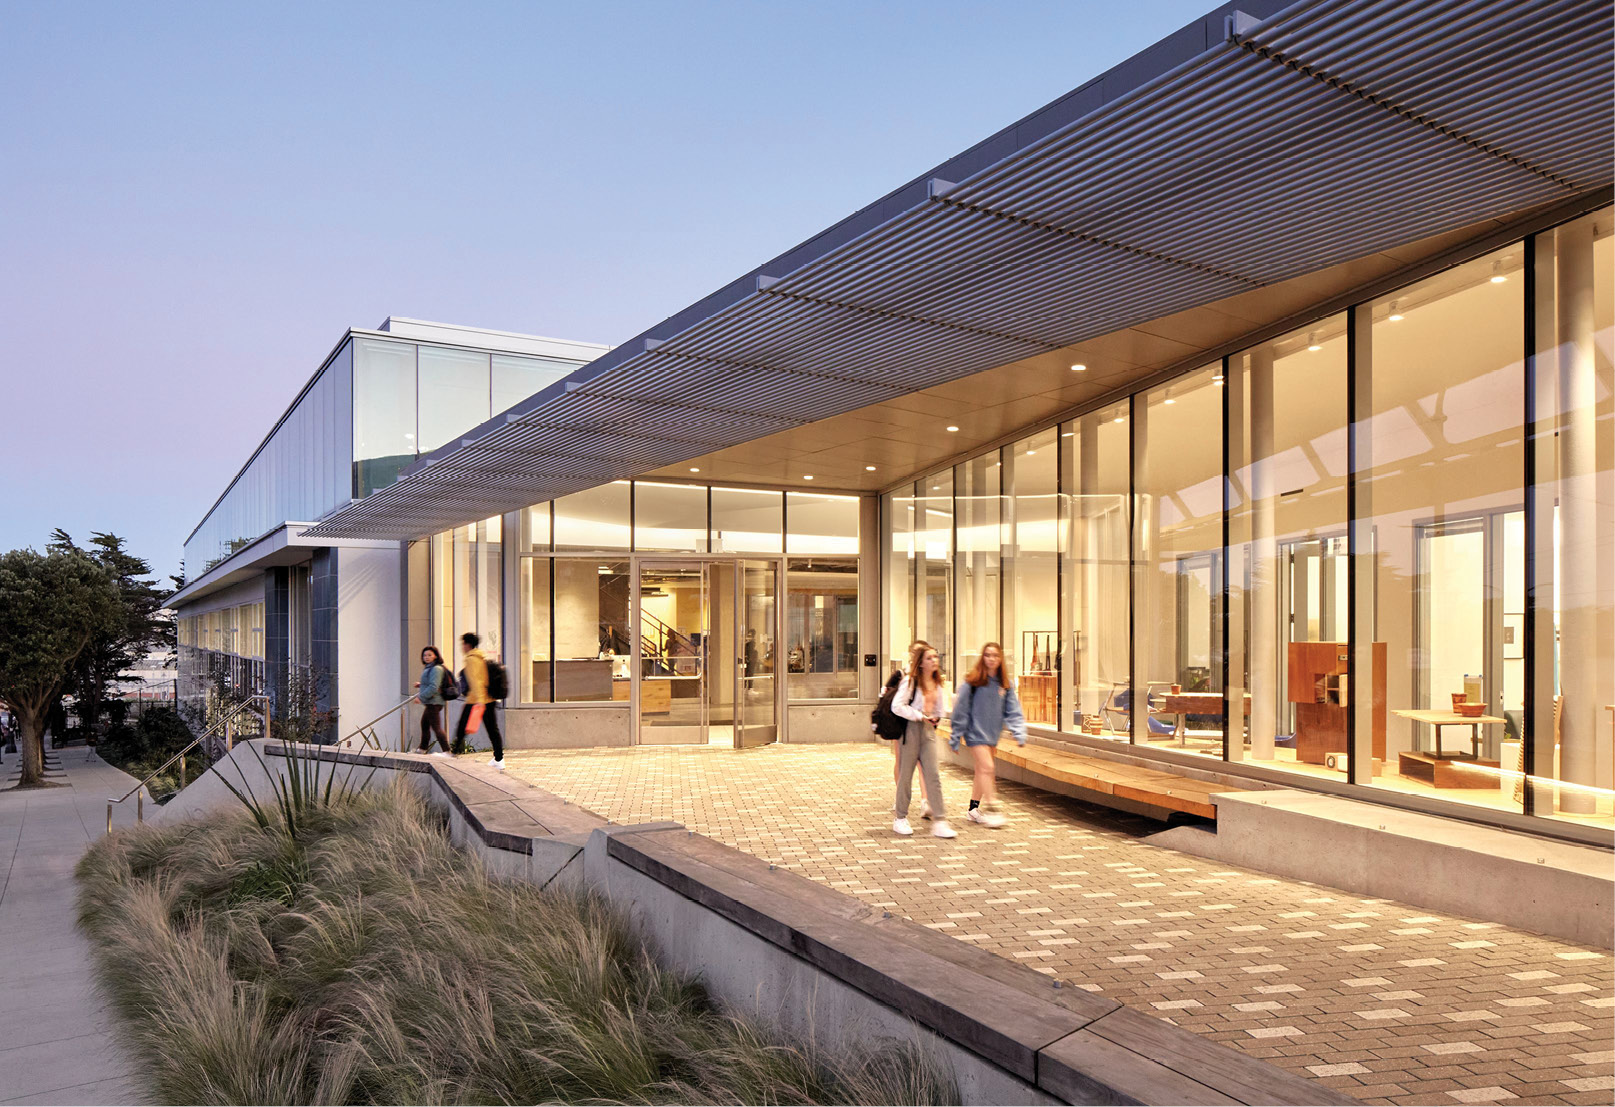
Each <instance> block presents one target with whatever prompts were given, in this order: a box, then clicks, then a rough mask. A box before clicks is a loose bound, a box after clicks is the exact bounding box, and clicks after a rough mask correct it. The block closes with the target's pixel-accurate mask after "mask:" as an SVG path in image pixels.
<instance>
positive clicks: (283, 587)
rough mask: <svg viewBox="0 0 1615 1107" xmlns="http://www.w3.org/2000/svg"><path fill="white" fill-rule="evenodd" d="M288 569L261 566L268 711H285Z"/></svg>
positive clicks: (289, 652) (288, 659)
mask: <svg viewBox="0 0 1615 1107" xmlns="http://www.w3.org/2000/svg"><path fill="white" fill-rule="evenodd" d="M291 630H292V623H291V570H289V569H287V568H286V567H285V566H277V567H275V568H272V569H265V570H264V690H265V692H267V693H268V695H269V711H270V714H271V715H272V716H274V717H276V718H279V717H280V716H281V715H283V714H284V713H285V711H286V694H287V679H288V673H289V669H288V666H289V665H290V662H291V655H292V641H291V638H292V635H291Z"/></svg>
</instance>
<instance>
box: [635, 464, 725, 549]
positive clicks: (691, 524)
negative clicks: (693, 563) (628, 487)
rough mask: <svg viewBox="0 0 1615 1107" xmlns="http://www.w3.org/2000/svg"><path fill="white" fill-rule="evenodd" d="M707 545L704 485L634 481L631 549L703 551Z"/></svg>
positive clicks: (705, 493) (705, 491)
mask: <svg viewBox="0 0 1615 1107" xmlns="http://www.w3.org/2000/svg"><path fill="white" fill-rule="evenodd" d="M706 548H707V490H706V487H705V486H704V485H696V484H656V483H653V482H651V481H645V480H639V481H635V482H634V549H636V550H657V551H674V552H681V553H682V552H687V553H705V552H706Z"/></svg>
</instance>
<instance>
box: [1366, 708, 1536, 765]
mask: <svg viewBox="0 0 1615 1107" xmlns="http://www.w3.org/2000/svg"><path fill="white" fill-rule="evenodd" d="M1391 714H1392V715H1396V716H1399V717H1400V718H1403V719H1412V720H1413V721H1414V722H1416V723H1429V724H1430V726H1432V727H1434V728H1435V732H1436V752H1435V755H1434V756H1435V757H1436V758H1437V759H1441V758H1452V757H1470V758H1476V759H1478V758H1479V757H1480V725H1481V724H1482V723H1506V722H1508V720H1507V719H1499V718H1498V717H1497V716H1496V715H1460V714H1458V713H1457V712H1456V711H1420V710H1417V709H1414V710H1409V711H1393V712H1391ZM1444 726H1467V727H1469V728H1470V734H1469V740H1470V742H1471V743H1473V745H1474V752H1473V753H1468V754H1465V753H1447V752H1445V751H1444V750H1442V748H1441V728H1442V727H1444Z"/></svg>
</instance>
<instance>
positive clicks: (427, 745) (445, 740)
mask: <svg viewBox="0 0 1615 1107" xmlns="http://www.w3.org/2000/svg"><path fill="white" fill-rule="evenodd" d="M421 665H422V666H424V667H423V668H422V669H421V679H420V680H417V681H416V682H415V689H416V691H415V699H416V701H417V702H418V703H419V704H420V705H421V748H420V750H419V752H420V753H425V752H426V751H427V750H429V749H431V748H432V735H433V734H434V733H436V734H437V740H438V742H439V743H440V744H441V745H442V746H443V748H442V749H441V750H436V751H434V752H435V753H436V754H437V756H439V757H447V756H448V755H449V734H448V731H447V730H446V729H445V728H444V726H443V704H444V700H443V689H444V687H445V686H446V685H447V684H448V682H449V681H451V680H453V679H454V674H453V673H451V672H449V668H448V666H447V665H445V664H443V655H442V654H440V653H438V652H437V647H436V646H427V647H426V648H425V649H424V650H422V651H421Z"/></svg>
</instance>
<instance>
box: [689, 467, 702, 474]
mask: <svg viewBox="0 0 1615 1107" xmlns="http://www.w3.org/2000/svg"><path fill="white" fill-rule="evenodd" d="M700 471H701V470H699V469H697V468H696V467H695V466H694V465H692V466H690V472H692V473H699V472H700Z"/></svg>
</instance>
